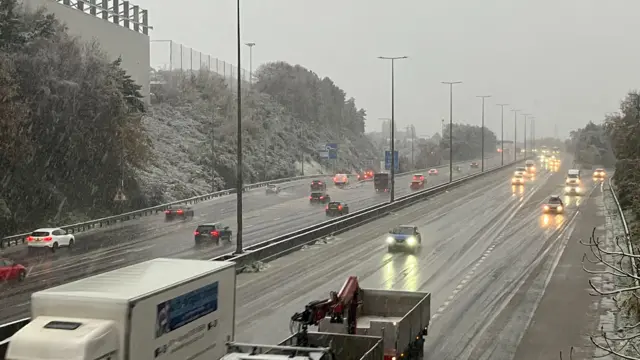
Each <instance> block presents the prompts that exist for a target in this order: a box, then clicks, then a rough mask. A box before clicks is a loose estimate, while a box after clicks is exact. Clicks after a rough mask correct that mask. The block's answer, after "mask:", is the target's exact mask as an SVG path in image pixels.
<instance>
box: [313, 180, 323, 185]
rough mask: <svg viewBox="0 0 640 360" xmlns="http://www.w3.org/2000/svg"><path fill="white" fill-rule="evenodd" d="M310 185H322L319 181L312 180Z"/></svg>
mask: <svg viewBox="0 0 640 360" xmlns="http://www.w3.org/2000/svg"><path fill="white" fill-rule="evenodd" d="M311 183H312V184H322V181H320V180H313V181H312V182H311Z"/></svg>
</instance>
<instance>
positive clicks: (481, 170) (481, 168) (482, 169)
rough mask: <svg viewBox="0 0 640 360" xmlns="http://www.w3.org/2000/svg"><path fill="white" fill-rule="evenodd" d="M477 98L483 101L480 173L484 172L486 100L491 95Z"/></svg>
mask: <svg viewBox="0 0 640 360" xmlns="http://www.w3.org/2000/svg"><path fill="white" fill-rule="evenodd" d="M476 97H479V98H481V99H482V130H481V132H482V161H481V162H480V164H482V165H481V167H480V172H484V99H486V98H490V97H491V95H478V96H476Z"/></svg>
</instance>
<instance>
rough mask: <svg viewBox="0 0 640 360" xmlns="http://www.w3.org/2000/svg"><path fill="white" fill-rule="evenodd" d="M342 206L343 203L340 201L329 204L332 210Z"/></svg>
mask: <svg viewBox="0 0 640 360" xmlns="http://www.w3.org/2000/svg"><path fill="white" fill-rule="evenodd" d="M340 205H341V203H340V202H339V201H335V202H331V203H329V207H330V208H337V207H338V206H340Z"/></svg>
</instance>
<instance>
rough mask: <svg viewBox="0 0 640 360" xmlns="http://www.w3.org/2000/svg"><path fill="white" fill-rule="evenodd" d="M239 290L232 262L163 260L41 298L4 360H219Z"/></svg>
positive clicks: (40, 294)
mask: <svg viewBox="0 0 640 360" xmlns="http://www.w3.org/2000/svg"><path fill="white" fill-rule="evenodd" d="M235 287H236V272H235V264H234V263H233V262H225V261H200V260H182V259H162V258H160V259H154V260H150V261H146V262H143V263H139V264H136V265H132V266H128V267H125V268H121V269H117V270H114V271H111V272H107V273H103V274H99V275H96V276H92V277H88V278H85V279H82V280H78V281H75V282H71V283H68V284H64V285H60V286H57V287H54V288H51V289H46V290H43V291H39V292H36V293H34V294H33V295H32V296H31V314H32V317H31V318H32V321H31V322H30V323H29V324H28V325H26V326H25V327H24V328H22V329H21V330H20V331H18V332H17V333H16V334H15V335H13V337H12V338H11V342H10V343H9V347H8V350H7V354H6V358H7V359H10V360H26V359H29V360H39V359H42V360H45V359H47V360H49V359H56V360H58V359H59V360H67V359H74V360H82V359H87V360H89V359H90V360H93V359H110V360H117V359H123V360H152V359H154V360H173V359H175V360H178V359H179V360H184V359H190V360H196V359H207V360H212V359H219V358H220V357H222V356H223V355H224V354H225V353H226V347H225V343H226V342H228V341H232V340H233V336H234V322H235Z"/></svg>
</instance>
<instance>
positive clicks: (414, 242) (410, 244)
mask: <svg viewBox="0 0 640 360" xmlns="http://www.w3.org/2000/svg"><path fill="white" fill-rule="evenodd" d="M415 244H416V238H415V237H413V236H412V237H410V238H408V239H407V245H409V246H414V245H415Z"/></svg>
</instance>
